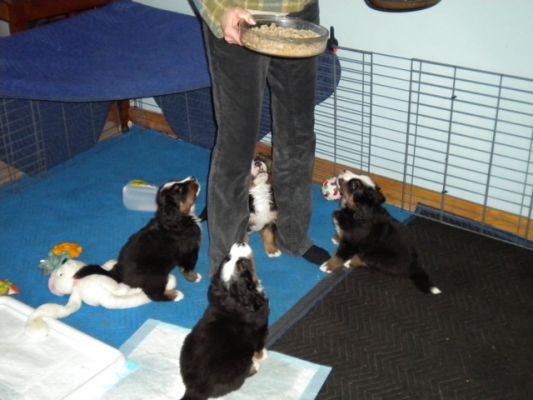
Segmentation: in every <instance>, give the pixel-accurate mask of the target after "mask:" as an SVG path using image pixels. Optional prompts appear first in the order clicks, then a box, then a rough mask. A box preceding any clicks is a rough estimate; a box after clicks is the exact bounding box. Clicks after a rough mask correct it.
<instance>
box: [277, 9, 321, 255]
mask: <svg viewBox="0 0 533 400" xmlns="http://www.w3.org/2000/svg"><path fill="white" fill-rule="evenodd" d="M297 16H298V17H300V18H304V19H306V20H308V21H313V22H318V3H315V4H313V5H311V6H310V7H308V8H307V9H306V10H304V12H302V13H299V14H298V15H297ZM317 63H318V59H317V57H312V58H305V59H283V58H273V59H272V60H271V63H270V68H269V72H268V76H267V79H268V82H269V85H270V89H271V93H272V118H273V120H272V132H273V157H272V159H273V166H272V167H273V168H272V173H273V189H274V194H275V197H276V204H277V206H278V222H277V227H278V229H277V237H276V240H277V243H278V246H279V248H280V250H281V251H282V252H284V253H288V254H292V255H304V257H305V258H306V259H308V260H309V261H311V262H314V263H316V264H321V263H322V262H325V261H326V260H327V259H328V258H329V254H328V253H327V252H326V251H325V250H323V249H320V248H318V247H316V246H313V244H312V241H311V240H310V239H309V236H308V233H307V231H308V229H309V224H310V220H311V212H312V178H313V169H314V159H315V141H316V138H315V132H314V109H315V86H316V74H317Z"/></svg>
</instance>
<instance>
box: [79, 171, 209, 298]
mask: <svg viewBox="0 0 533 400" xmlns="http://www.w3.org/2000/svg"><path fill="white" fill-rule="evenodd" d="M199 193H200V184H199V183H198V181H197V180H196V178H195V177H192V176H190V177H188V178H186V179H183V180H181V181H171V182H168V183H165V184H164V185H162V186H161V187H160V188H159V190H158V192H157V195H156V201H157V211H156V213H155V216H154V217H153V218H152V219H151V220H150V221H149V222H148V224H147V225H146V226H145V227H144V228H142V229H141V230H140V231H138V232H137V233H135V234H133V235H132V236H131V237H130V238H129V239H128V241H127V242H126V244H125V245H124V246H123V247H122V249H121V250H120V254H119V257H118V261H117V263H116V264H115V265H114V267H113V268H112V269H111V270H109V271H106V270H105V269H103V268H100V267H99V266H97V265H88V266H85V267H83V268H82V269H80V270H79V271H78V272H77V273H76V275H75V276H74V278H75V279H81V278H83V277H85V276H87V275H91V274H102V275H107V276H110V277H111V278H113V279H114V280H116V281H117V282H119V283H120V282H121V283H125V284H126V285H128V286H130V287H132V288H137V287H138V288H141V289H142V290H143V291H144V293H145V294H146V295H147V296H148V297H149V298H150V299H151V300H153V301H178V300H181V299H182V298H183V294H182V293H181V292H179V291H177V290H173V288H172V286H173V285H172V282H170V281H169V274H170V272H171V271H172V269H174V267H175V266H179V267H180V268H181V271H182V273H183V275H184V277H185V279H187V280H189V281H191V282H199V281H200V279H201V275H200V274H199V273H197V272H195V271H194V268H195V266H196V261H197V259H198V251H199V249H200V242H201V235H202V230H201V227H200V221H199V219H198V217H196V215H195V202H196V199H197V198H198V194H199ZM174 286H175V284H174Z"/></svg>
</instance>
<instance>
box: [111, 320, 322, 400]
mask: <svg viewBox="0 0 533 400" xmlns="http://www.w3.org/2000/svg"><path fill="white" fill-rule="evenodd" d="M189 332H190V330H189V329H185V328H182V327H179V326H176V325H171V324H167V323H164V322H161V321H157V320H148V321H146V322H145V323H144V325H143V326H141V327H140V328H139V330H138V331H137V332H136V333H135V334H133V336H132V337H131V338H130V339H128V340H127V341H126V342H125V343H124V344H123V345H122V347H121V350H122V352H123V353H124V354H125V355H126V356H127V357H128V358H129V359H130V360H132V361H133V362H135V364H136V365H138V367H139V368H138V369H137V370H136V371H135V372H133V373H132V374H130V375H128V376H127V377H125V378H124V379H123V380H121V381H120V382H119V383H118V384H117V385H116V386H114V387H113V388H111V389H110V390H109V391H108V392H107V393H106V394H105V395H104V397H103V398H104V399H106V400H120V399H128V400H134V399H150V400H166V399H172V400H175V399H179V398H181V397H182V396H183V393H184V392H185V387H184V385H183V382H182V380H181V375H180V368H179V357H180V351H181V346H182V344H183V341H184V340H185V337H186V336H187V334H188V333H189ZM330 371H331V368H330V367H326V366H323V365H318V364H313V363H310V362H307V361H304V360H300V359H298V358H294V357H290V356H287V355H284V354H281V353H277V352H274V351H269V352H268V358H267V359H266V360H265V361H263V362H262V363H261V367H260V369H259V372H258V373H257V374H255V375H254V376H252V377H250V378H248V379H247V380H246V381H245V383H244V385H243V386H242V387H241V388H240V389H239V390H238V391H235V392H233V393H230V394H228V395H227V396H224V397H220V398H219V399H227V400H241V399H265V400H266V399H268V400H271V399H283V400H296V399H299V400H303V399H305V400H311V399H314V398H315V397H316V395H317V393H318V391H319V390H320V388H321V387H322V385H323V383H324V381H325V380H326V378H327V376H328V374H329V372H330Z"/></svg>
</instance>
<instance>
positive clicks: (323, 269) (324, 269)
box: [320, 263, 331, 274]
mask: <svg viewBox="0 0 533 400" xmlns="http://www.w3.org/2000/svg"><path fill="white" fill-rule="evenodd" d="M320 271H322V272H325V273H326V274H331V271H330V270H329V269H328V263H324V264H322V265H321V266H320Z"/></svg>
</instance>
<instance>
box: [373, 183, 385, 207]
mask: <svg viewBox="0 0 533 400" xmlns="http://www.w3.org/2000/svg"><path fill="white" fill-rule="evenodd" d="M370 196H372V197H371V198H372V200H373V202H374V204H376V205H381V204H383V203H385V195H384V194H383V192H382V191H381V188H380V187H379V186H377V185H376V187H375V188H374V189H372V194H371V195H370Z"/></svg>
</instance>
